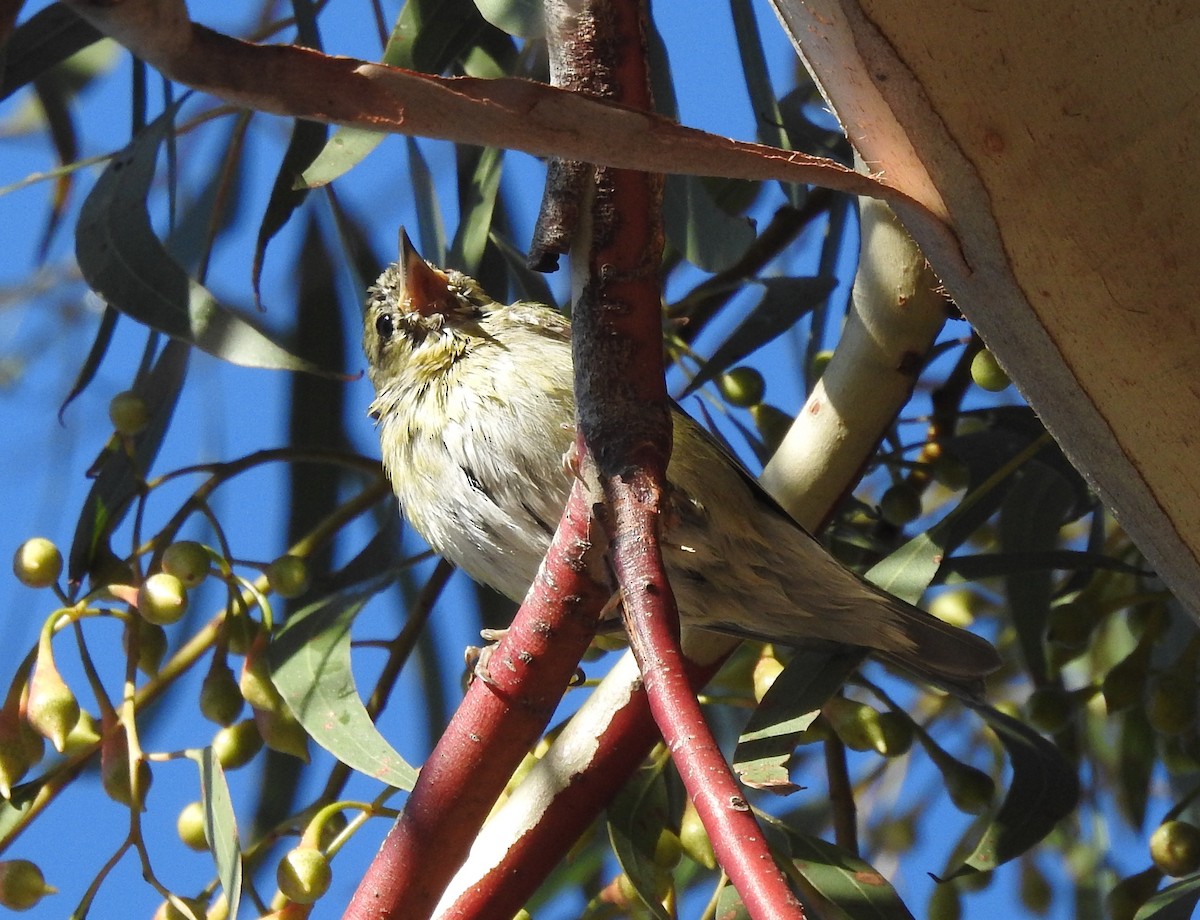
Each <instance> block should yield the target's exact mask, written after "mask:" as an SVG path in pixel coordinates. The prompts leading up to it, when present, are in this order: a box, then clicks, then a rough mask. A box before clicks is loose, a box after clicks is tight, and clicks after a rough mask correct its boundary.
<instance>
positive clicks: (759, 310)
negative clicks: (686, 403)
mask: <svg viewBox="0 0 1200 920" xmlns="http://www.w3.org/2000/svg"><path fill="white" fill-rule="evenodd" d="M757 283H758V284H760V285H761V286H762V287H763V288H764V291H763V296H762V298H761V299H760V300H759V301H758V303H757V304H755V306H754V307H753V308H752V309H751V311H750V313H749V314H748V315H747V316H746V318H745V319H743V320H742V321H741V323H739V324H738V327H737V328H736V329H734V330H733V333H732V334H731V335H730V336H729V338H727V339H726V340H725V341H724V342H723V343H722V344H721V346H720V347H719V348H718V349H717V350H716V351H715V352H714V353H713V356H712V357H711V358H709V359H708V361H707V362H705V364H704V366H703V367H702V368H700V372H699V373H698V374H696V376H695V377H694V378H692V381H691V382H690V383H689V384H688V385H687V388H686V389H685V390H684V392H683V393H682V394H681V396H680V398H681V399H682V398H683V397H684V396H687V395H689V394H690V393H693V392H694V391H696V390H697V389H699V388H700V387H702V386H704V384H706V383H708V382H709V381H710V380H715V379H716V378H717V377H718V376H719V375H721V374H723V373H725V371H727V370H728V369H729V368H730V367H732V366H733V365H735V364H736V363H737V362H739V361H741V360H742V359H743V358H745V357H746V355H748V354H750V353H751V352H753V351H755V350H757V349H759V348H761V347H762V346H764V345H766V344H767V343H768V342H770V341H772V340H774V339H776V338H778V337H779V336H781V335H782V334H783V333H785V332H787V331H788V330H789V329H791V328H792V327H793V326H795V325H796V323H797V322H798V321H799V320H800V318H801V317H803V316H804V315H805V314H806V313H809V312H811V311H812V310H813V309H814V308H815V307H816V306H817V304H818V303H820V302H821V301H822V300H824V299H825V298H826V297H828V296H829V292H830V291H832V290H833V287H834V284H835V283H836V279H835V278H833V277H832V276H831V277H815V278H763V279H760V280H759V281H758V282H757Z"/></svg>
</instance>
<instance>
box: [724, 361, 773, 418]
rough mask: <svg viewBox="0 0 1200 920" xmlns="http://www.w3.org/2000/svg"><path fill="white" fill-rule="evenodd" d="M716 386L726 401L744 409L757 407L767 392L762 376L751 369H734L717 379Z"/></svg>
mask: <svg viewBox="0 0 1200 920" xmlns="http://www.w3.org/2000/svg"><path fill="white" fill-rule="evenodd" d="M717 386H718V387H719V388H720V390H721V395H722V396H724V397H725V399H726V401H727V402H729V403H730V404H731V405H734V406H741V407H742V408H744V409H748V408H750V406H757V405H758V404H759V403H760V402H762V401H763V396H764V395H765V394H766V392H767V384H766V381H764V380H763V375H762V374H760V373H759V372H758V371H756V370H755V369H754V368H752V367H735V368H734V369H733V370H731V371H728V372H727V373H724V374H722V375H721V376H720V377H718V378H717Z"/></svg>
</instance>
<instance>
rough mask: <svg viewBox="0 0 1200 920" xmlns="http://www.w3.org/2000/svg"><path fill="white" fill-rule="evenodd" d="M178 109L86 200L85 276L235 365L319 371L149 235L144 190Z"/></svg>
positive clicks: (79, 240)
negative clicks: (196, 278) (198, 279)
mask: <svg viewBox="0 0 1200 920" xmlns="http://www.w3.org/2000/svg"><path fill="white" fill-rule="evenodd" d="M177 109H178V103H177V104H175V105H173V106H172V107H171V108H169V109H168V110H167V111H166V112H164V113H163V114H162V115H161V116H159V118H157V119H156V120H155V121H154V122H152V123H151V124H150V125H148V126H147V127H146V128H145V129H144V130H143V131H141V132H139V134H138V136H137V137H136V138H135V139H134V140H133V141H132V142H131V143H130V145H129V146H128V147H126V148H125V149H124V150H123V151H122V152H121V153H119V154H118V155H117V156H115V157H114V158H113V159H112V161H111V162H110V163H109V166H108V168H107V169H106V170H105V171H104V173H103V175H101V177H100V178H99V180H97V182H96V185H95V187H94V188H93V189H92V192H91V194H90V195H88V198H87V200H86V201H85V202H84V204H83V208H82V210H81V212H80V215H79V224H78V226H77V228H76V240H75V254H76V258H77V260H78V262H79V268H80V271H81V272H82V273H83V277H84V279H85V280H86V281H87V283H88V285H89V286H90V287H91V288H92V289H93V290H94V291H96V293H98V294H99V295H100V296H101V297H103V298H104V299H105V301H106V302H107V303H109V304H110V305H111V306H113V307H115V308H116V309H118V310H120V311H121V312H122V313H124V314H126V315H127V316H130V317H132V318H133V319H136V320H137V321H138V322H140V323H143V324H145V325H147V326H149V327H150V328H152V329H157V330H158V331H160V332H163V333H166V334H167V335H169V336H171V337H172V338H175V339H178V340H179V341H182V342H187V343H189V344H192V345H195V346H196V347H198V348H200V349H201V350H203V351H207V352H208V353H210V354H212V355H215V356H216V357H218V358H222V359H224V360H226V361H229V362H231V363H233V364H240V365H244V366H247V367H263V368H273V369H278V370H293V371H308V372H312V373H323V371H322V370H321V369H320V368H318V367H316V366H315V365H313V364H311V363H310V362H308V361H305V360H303V359H302V358H299V357H297V356H295V355H293V354H291V353H290V352H288V351H287V350H285V349H284V348H282V347H281V346H280V345H278V344H276V343H275V342H274V341H272V340H271V339H270V338H268V337H267V336H266V335H265V334H264V333H263V332H262V331H261V330H259V329H258V328H257V327H255V326H254V325H252V324H251V323H250V322H249V321H247V320H246V319H244V318H242V317H241V316H239V315H238V314H237V313H236V312H234V311H233V310H231V309H230V308H229V307H226V306H224V305H223V304H221V303H219V302H218V301H217V299H216V298H215V297H214V296H213V294H212V293H211V292H210V291H208V290H207V289H206V288H205V287H204V286H203V285H200V284H198V283H197V282H196V281H194V280H193V279H192V278H190V277H188V275H187V272H185V271H184V270H183V268H182V267H181V266H180V265H179V264H178V263H177V262H175V261H174V260H173V259H172V258H171V257H170V255H168V253H167V250H166V249H165V247H164V246H163V245H162V243H161V242H160V241H159V239H158V237H157V236H155V234H154V230H153V228H152V227H151V224H150V214H149V212H148V210H147V207H146V196H147V194H148V193H149V191H150V187H151V183H152V181H153V179H154V167H155V161H156V159H157V156H158V148H159V146H160V145H161V144H162V142H163V140H164V139H165V138H166V137H167V135H168V133H169V132H170V131H171V130H172V124H173V119H174V114H175V111H176V110H177Z"/></svg>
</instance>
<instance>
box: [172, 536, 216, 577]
mask: <svg viewBox="0 0 1200 920" xmlns="http://www.w3.org/2000/svg"><path fill="white" fill-rule="evenodd" d="M210 562H211V559H210V557H209V555H208V550H207V549H206V548H205V547H204V544H202V543H197V542H195V541H194V540H180V541H179V542H178V543H172V544H171V545H170V546H168V547H167V548H166V549H165V550H164V551H163V557H162V570H163V571H164V572H166V573H168V574H170V575H174V576H175V577H176V578H178V579H179V580H180V581H181V582H182V583H183V586H184V587H185V588H194V587H196V586H197V585H198V584H200V583H201V582H202V581H204V579H205V578H207V577H208V570H209V564H210Z"/></svg>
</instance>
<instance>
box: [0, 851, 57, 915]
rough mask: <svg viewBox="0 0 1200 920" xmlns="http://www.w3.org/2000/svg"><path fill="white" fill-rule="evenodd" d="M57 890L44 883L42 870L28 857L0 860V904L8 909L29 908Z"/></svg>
mask: <svg viewBox="0 0 1200 920" xmlns="http://www.w3.org/2000/svg"><path fill="white" fill-rule="evenodd" d="M57 890H58V889H57V888H55V887H54V886H53V885H47V884H46V879H45V876H43V875H42V870H41V869H40V868H38V866H37V864H36V863H32V862H30V861H29V860H28V859H6V860H4V861H3V862H0V906H4V907H7V908H8V909H9V910H29V909H30V908H31V907H34V906H36V905H37V903H38V902H39V901H40V900H41V899H42V898H44V897H45V896H46V895H48V894H54V893H55V892H56V891H57Z"/></svg>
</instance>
